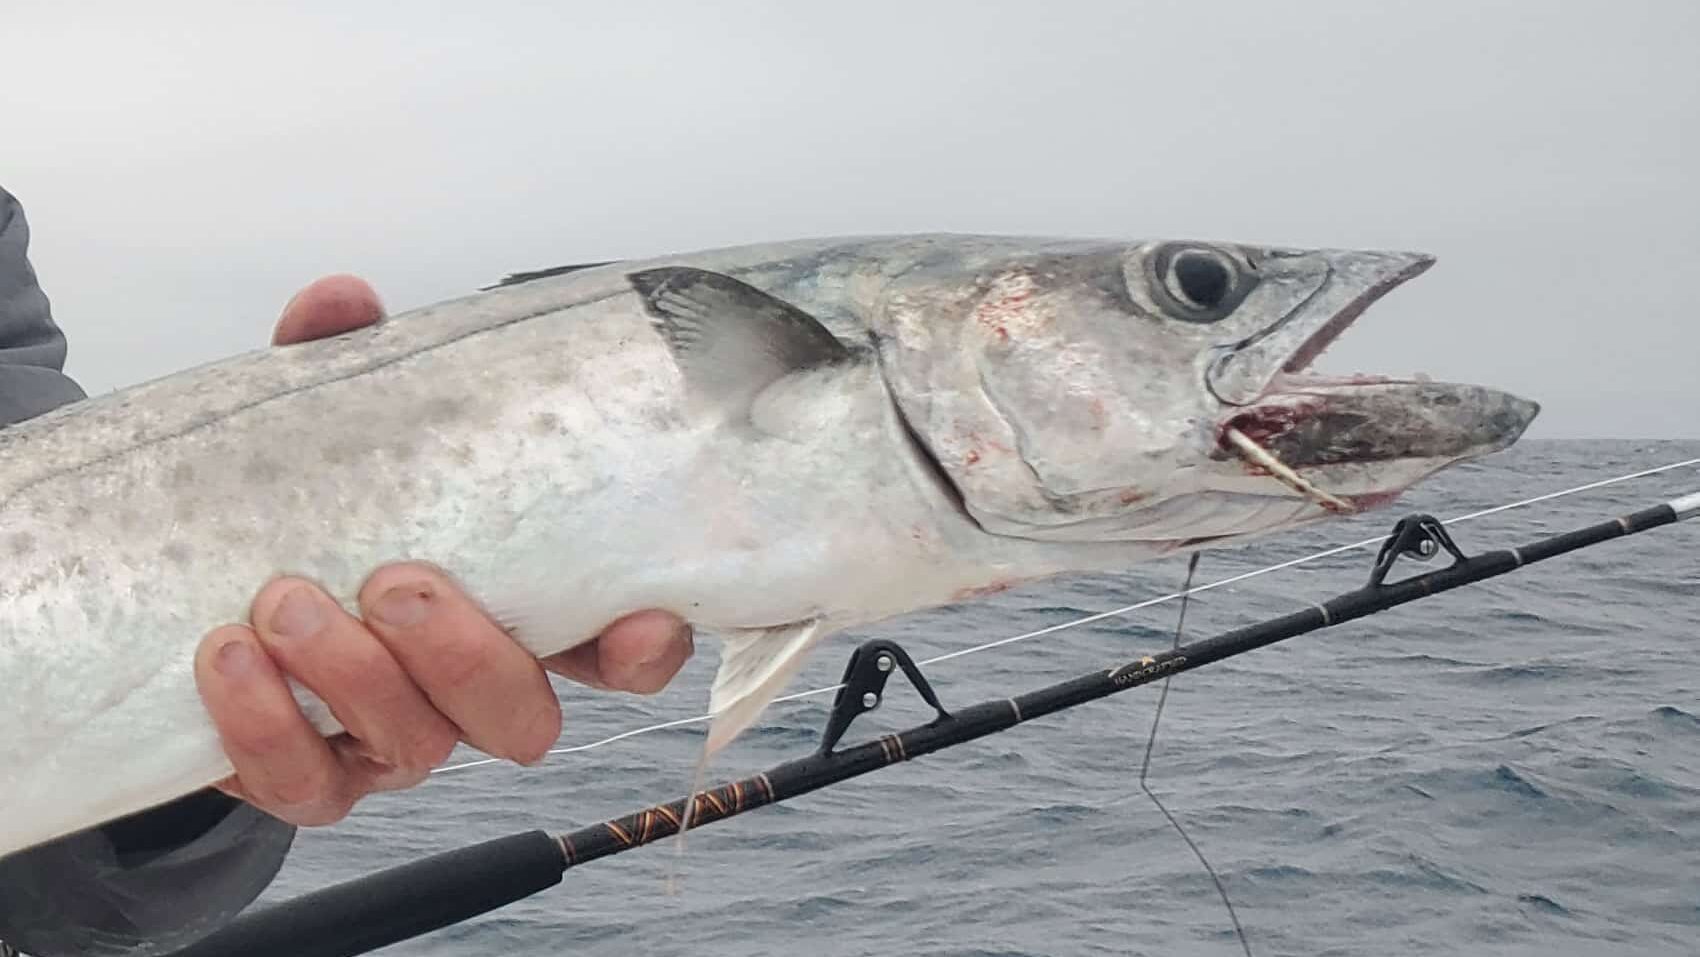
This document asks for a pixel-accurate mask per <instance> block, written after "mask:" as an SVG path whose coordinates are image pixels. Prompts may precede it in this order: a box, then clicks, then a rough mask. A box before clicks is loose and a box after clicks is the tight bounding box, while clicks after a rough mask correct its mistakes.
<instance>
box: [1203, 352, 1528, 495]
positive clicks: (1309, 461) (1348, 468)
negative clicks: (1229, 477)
mask: <svg viewBox="0 0 1700 957" xmlns="http://www.w3.org/2000/svg"><path fill="white" fill-rule="evenodd" d="M1539 413H1540V406H1539V405H1538V404H1537V403H1535V402H1532V401H1529V400H1527V399H1523V398H1520V397H1518V396H1515V395H1512V394H1510V393H1508V392H1502V391H1499V390H1497V389H1490V388H1486V387H1484V386H1477V385H1465V384H1456V383H1444V382H1430V381H1422V380H1400V379H1393V378H1381V377H1375V376H1352V377H1329V376H1320V375H1309V374H1302V373H1300V374H1292V373H1286V372H1282V373H1279V374H1277V375H1276V376H1275V378H1274V379H1273V380H1271V382H1270V384H1269V386H1268V388H1267V389H1266V391H1265V392H1264V394H1263V395H1262V396H1260V397H1259V398H1258V400H1257V401H1256V402H1254V403H1252V404H1250V405H1247V406H1244V407H1240V408H1236V409H1234V410H1232V411H1231V413H1230V414H1228V415H1225V416H1224V417H1223V418H1222V420H1221V422H1220V423H1219V424H1218V426H1217V436H1218V445H1217V450H1216V452H1215V455H1214V457H1215V458H1216V459H1217V460H1218V461H1220V462H1224V463H1231V467H1236V468H1238V469H1239V470H1240V471H1242V472H1243V473H1244V474H1246V475H1250V476H1254V477H1258V478H1262V477H1264V476H1268V475H1269V472H1268V470H1267V469H1266V468H1264V467H1262V466H1260V465H1258V464H1256V463H1253V462H1248V461H1245V460H1243V459H1242V457H1241V456H1240V455H1239V454H1237V452H1236V451H1235V450H1234V448H1233V447H1232V446H1231V444H1230V443H1229V441H1228V439H1227V435H1228V432H1229V430H1234V431H1237V432H1239V433H1240V434H1241V435H1243V436H1245V437H1246V438H1249V439H1250V440H1251V441H1252V442H1254V443H1256V444H1257V445H1258V446H1260V447H1261V448H1263V449H1264V450H1265V451H1266V452H1268V453H1269V454H1270V455H1271V456H1273V457H1274V458H1275V459H1277V460H1278V461H1279V462H1280V463H1281V464H1282V465H1285V466H1286V467H1288V468H1290V469H1292V470H1293V471H1294V472H1296V473H1298V474H1299V475H1300V476H1302V477H1303V478H1305V479H1306V480H1307V481H1309V482H1311V483H1312V484H1313V485H1315V486H1317V487H1318V488H1320V489H1323V490H1324V491H1326V492H1328V493H1329V494H1331V495H1333V496H1336V497H1338V498H1340V499H1343V500H1345V501H1346V502H1348V503H1349V504H1350V505H1351V506H1352V507H1353V508H1354V509H1355V510H1363V509H1368V508H1374V507H1378V506H1381V505H1386V504H1389V503H1391V502H1393V501H1394V500H1396V499H1397V498H1398V497H1399V496H1400V495H1402V494H1403V493H1404V492H1405V491H1407V490H1408V489H1409V488H1410V487H1411V486H1412V485H1414V484H1416V483H1417V482H1419V481H1421V480H1422V479H1424V478H1426V477H1428V476H1429V475H1432V474H1433V473H1434V472H1436V471H1438V470H1440V469H1442V468H1445V467H1447V466H1449V465H1452V464H1455V463H1457V462H1461V461H1465V460H1467V459H1472V458H1477V457H1480V456H1483V455H1488V454H1491V453H1493V452H1498V451H1501V450H1503V449H1506V448H1508V447H1510V446H1511V445H1512V444H1513V443H1514V442H1516V441H1517V439H1518V438H1520V437H1521V436H1522V435H1523V433H1524V431H1525V430H1526V429H1527V428H1528V427H1529V425H1530V423H1532V422H1533V421H1534V419H1535V417H1536V416H1537V415H1538V414H1539Z"/></svg>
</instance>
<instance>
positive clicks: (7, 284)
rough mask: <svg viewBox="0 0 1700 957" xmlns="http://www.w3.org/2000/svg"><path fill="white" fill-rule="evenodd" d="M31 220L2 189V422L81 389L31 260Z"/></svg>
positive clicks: (52, 405)
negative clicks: (68, 372)
mask: <svg viewBox="0 0 1700 957" xmlns="http://www.w3.org/2000/svg"><path fill="white" fill-rule="evenodd" d="M29 242H30V230H29V224H28V223H26V222H25V221H24V211H23V209H22V207H20V206H19V205H18V201H17V200H16V199H13V198H12V194H11V193H8V192H6V190H5V189H3V188H0V425H10V424H11V423H13V422H19V421H22V420H24V419H27V418H30V417H31V416H36V415H40V414H41V413H43V412H46V411H47V410H49V409H52V408H55V407H57V406H61V405H64V404H65V403H67V402H75V401H76V400H78V399H81V398H82V397H83V390H82V389H80V388H78V387H77V384H76V383H75V382H72V381H71V380H70V379H68V378H66V377H65V374H64V373H63V372H61V371H60V370H61V369H63V368H64V367H65V336H64V335H63V334H62V333H60V331H59V328H58V327H57V326H55V325H54V324H53V319H52V317H51V316H50V315H49V314H48V310H47V295H46V294H45V293H43V292H42V291H41V286H39V285H37V284H36V281H35V271H34V270H33V269H31V268H30V263H29V256H28V253H29Z"/></svg>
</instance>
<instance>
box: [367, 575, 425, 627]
mask: <svg viewBox="0 0 1700 957" xmlns="http://www.w3.org/2000/svg"><path fill="white" fill-rule="evenodd" d="M430 610H431V589H430V588H429V587H427V586H426V585H424V584H415V585H397V586H396V587H394V588H392V589H390V590H389V591H387V592H384V593H383V595H381V596H379V598H378V602H377V604H375V605H373V606H372V617H374V618H376V619H378V620H379V621H381V622H383V623H384V624H386V625H390V626H392V627H395V628H411V627H413V626H414V625H417V624H419V623H420V622H422V621H424V620H425V615H426V614H427V613H428V612H430Z"/></svg>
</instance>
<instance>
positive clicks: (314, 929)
mask: <svg viewBox="0 0 1700 957" xmlns="http://www.w3.org/2000/svg"><path fill="white" fill-rule="evenodd" d="M565 870H566V857H565V855H564V854H563V853H562V851H561V845H560V842H559V841H557V840H555V838H553V837H550V836H549V835H548V834H546V833H544V832H543V831H526V832H524V833H522V834H510V835H508V836H507V837H499V838H497V839H495V840H493V841H485V842H484V843H482V844H474V845H472V846H471V847H463V848H459V849H457V850H453V851H447V852H445V853H442V854H437V855H434V856H432V857H427V858H423V859H421V860H417V861H413V862H412V863H408V864H403V865H401V866H399V867H392V868H390V869H389V870H385V871H379V872H377V873H375V874H369V875H367V876H365V877H362V878H359V879H357V880H352V881H348V882H347V883H343V884H337V885H334V886H331V887H327V888H325V889H324V890H320V891H315V892H313V893H311V894H307V895H305V896H302V897H297V898H294V899H293V900H289V901H285V902H283V903H281V904H277V905H275V906H272V907H268V908H265V909H263V910H259V911H256V912H254V913H252V914H249V915H246V916H244V917H241V918H238V919H237V920H236V921H234V922H232V923H231V924H230V925H229V926H227V927H225V928H223V929H222V930H219V931H217V932H216V933H213V934H211V935H209V936H207V937H204V938H202V939H201V940H199V941H196V942H195V943H193V944H191V945H189V946H188V947H186V948H184V949H182V950H179V951H176V952H175V953H173V954H172V955H171V957H213V955H215V954H216V955H221V957H222V955H229V957H274V955H275V957H352V955H354V954H364V953H367V952H368V951H372V950H376V949H378V948H379V947H387V946H388V945H390V944H394V943H399V942H400V941H404V940H407V939H409V938H412V937H417V936H419V935H420V934H424V933H428V932H430V931H433V930H438V929H440V928H443V927H447V926H448V925H450V924H455V923H459V922H460V921H463V920H466V919H468V918H471V917H476V916H478V915H479V914H483V913H486V912H488V911H492V910H495V909H496V908H498V907H501V906H503V905H505V904H511V903H513V902H514V901H517V900H520V899H521V898H524V897H528V896H530V895H532V894H535V893H537V892H538V891H540V890H543V889H545V888H548V887H553V886H554V885H556V884H559V883H560V882H561V874H562V872H563V871H565Z"/></svg>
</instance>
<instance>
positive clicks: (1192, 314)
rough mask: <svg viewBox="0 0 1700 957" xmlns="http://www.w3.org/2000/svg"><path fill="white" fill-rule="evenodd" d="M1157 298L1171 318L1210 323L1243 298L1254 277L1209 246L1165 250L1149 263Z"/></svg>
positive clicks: (1229, 310)
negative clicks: (1154, 280) (1157, 293)
mask: <svg viewBox="0 0 1700 957" xmlns="http://www.w3.org/2000/svg"><path fill="white" fill-rule="evenodd" d="M1152 266H1153V269H1152V272H1153V273H1154V275H1153V278H1154V279H1156V280H1157V282H1156V286H1157V290H1158V292H1159V293H1160V295H1159V297H1158V298H1159V299H1160V300H1161V304H1162V305H1163V306H1164V307H1165V308H1164V311H1165V312H1168V313H1169V314H1170V315H1171V317H1172V318H1175V319H1180V320H1183V321H1185V322H1199V323H1209V322H1215V321H1217V320H1218V319H1221V318H1223V317H1224V316H1226V315H1227V314H1228V313H1230V312H1232V311H1233V308H1234V307H1235V306H1237V305H1239V302H1240V300H1241V299H1244V298H1245V295H1246V293H1247V292H1249V291H1250V286H1252V285H1254V284H1255V277H1253V276H1251V275H1249V274H1248V273H1246V271H1245V270H1243V269H1241V268H1240V265H1239V263H1237V262H1236V261H1235V260H1234V259H1232V258H1230V257H1229V256H1227V255H1226V254H1224V253H1221V252H1219V251H1217V250H1215V249H1212V248H1210V247H1208V246H1194V245H1188V246H1178V247H1171V248H1168V249H1164V250H1162V251H1160V252H1159V253H1158V255H1157V256H1156V257H1155V258H1154V261H1153V262H1152Z"/></svg>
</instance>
